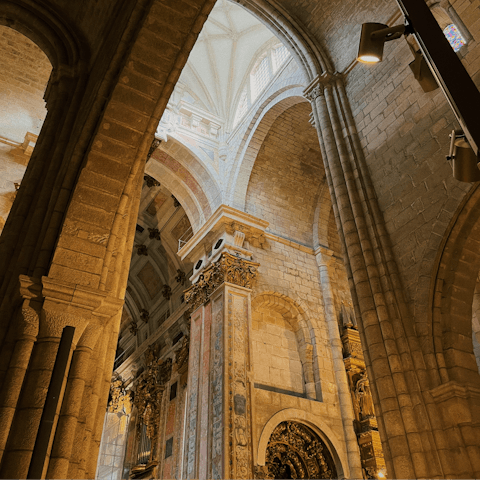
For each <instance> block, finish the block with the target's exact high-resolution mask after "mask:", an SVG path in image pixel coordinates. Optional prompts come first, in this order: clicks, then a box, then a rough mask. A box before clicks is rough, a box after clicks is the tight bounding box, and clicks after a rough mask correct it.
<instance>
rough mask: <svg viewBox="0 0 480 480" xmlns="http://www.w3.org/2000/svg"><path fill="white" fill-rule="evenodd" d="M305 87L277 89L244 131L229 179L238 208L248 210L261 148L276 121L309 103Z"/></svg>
mask: <svg viewBox="0 0 480 480" xmlns="http://www.w3.org/2000/svg"><path fill="white" fill-rule="evenodd" d="M302 92H303V87H299V86H293V87H290V88H287V89H285V90H283V91H279V92H277V93H276V94H275V95H274V96H273V97H270V98H269V99H268V100H267V101H266V102H265V103H264V105H262V107H261V108H260V109H259V110H258V111H259V113H258V114H257V115H256V116H255V117H254V119H253V121H252V124H251V126H250V128H249V129H248V130H247V132H246V134H245V138H244V141H243V148H241V149H240V150H239V153H238V154H237V160H236V165H235V166H234V168H233V171H232V175H231V177H230V181H229V192H231V193H230V198H229V201H230V202H231V203H233V206H234V207H235V208H238V209H239V210H245V202H246V198H247V188H248V182H249V179H250V175H251V173H252V170H253V166H254V164H255V159H256V158H257V155H258V152H259V150H260V147H261V146H262V143H263V141H264V140H265V138H266V136H267V135H268V132H269V130H270V128H271V126H272V125H273V123H274V122H275V120H276V119H277V118H278V117H279V116H280V115H282V113H284V112H285V111H286V110H288V109H289V108H290V107H293V106H294V105H297V104H298V103H303V102H307V100H306V99H305V98H304V97H303V96H302Z"/></svg>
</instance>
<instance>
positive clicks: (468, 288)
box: [430, 184, 480, 385]
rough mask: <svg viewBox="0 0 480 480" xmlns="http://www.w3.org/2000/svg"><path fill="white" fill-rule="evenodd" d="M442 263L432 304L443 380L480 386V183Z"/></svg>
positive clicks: (460, 213)
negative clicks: (476, 318)
mask: <svg viewBox="0 0 480 480" xmlns="http://www.w3.org/2000/svg"><path fill="white" fill-rule="evenodd" d="M436 265H437V267H436V272H435V275H434V276H433V277H432V296H431V303H430V305H431V306H432V310H431V315H432V331H433V342H434V343H433V349H434V353H435V357H436V358H437V362H438V368H439V370H440V377H441V382H442V383H446V382H449V381H455V382H458V383H459V384H465V383H473V384H476V385H480V376H479V375H478V369H477V365H476V361H475V356H474V354H473V343H472V305H473V300H474V292H475V287H476V283H477V277H478V272H479V270H480V185H479V184H477V185H475V186H474V187H473V188H472V189H471V190H470V192H469V194H468V195H467V196H466V198H465V200H464V202H463V203H462V205H461V207H460V208H459V209H458V210H457V214H456V215H455V216H454V219H453V220H452V222H451V224H450V228H449V229H448V230H447V233H446V234H445V236H444V241H443V244H442V246H441V248H440V252H439V255H438V257H437V262H436Z"/></svg>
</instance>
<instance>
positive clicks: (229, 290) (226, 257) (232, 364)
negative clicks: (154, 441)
mask: <svg viewBox="0 0 480 480" xmlns="http://www.w3.org/2000/svg"><path fill="white" fill-rule="evenodd" d="M257 267H258V264H257V263H254V262H252V261H250V260H246V259H243V258H240V257H236V256H234V255H231V254H229V253H225V252H224V253H222V255H221V256H220V258H219V259H218V261H216V262H214V263H213V264H211V265H210V266H209V267H208V268H207V269H205V271H204V272H203V273H202V274H200V276H199V279H198V282H197V283H196V284H195V285H193V286H192V287H191V288H190V289H189V290H187V291H186V292H185V300H186V301H187V302H188V303H189V304H190V305H191V307H190V308H191V310H192V312H193V313H192V316H191V319H192V320H191V335H190V341H191V346H190V358H189V361H190V363H189V386H188V393H187V395H188V396H187V401H188V413H187V427H186V428H187V431H186V439H187V441H186V452H185V466H184V472H183V476H184V478H200V479H206V478H214V479H221V478H243V479H247V478H253V471H252V468H253V451H252V418H251V417H252V400H251V398H252V389H253V384H252V382H251V345H250V336H251V335H250V331H251V328H252V327H251V306H250V302H251V288H252V285H253V282H254V280H255V276H256V270H257Z"/></svg>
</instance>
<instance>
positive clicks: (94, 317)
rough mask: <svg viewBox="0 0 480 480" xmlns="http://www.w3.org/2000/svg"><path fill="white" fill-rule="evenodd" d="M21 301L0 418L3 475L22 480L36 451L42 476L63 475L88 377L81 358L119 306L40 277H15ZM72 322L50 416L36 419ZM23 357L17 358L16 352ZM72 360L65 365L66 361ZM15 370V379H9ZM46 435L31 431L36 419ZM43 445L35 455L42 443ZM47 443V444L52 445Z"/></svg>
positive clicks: (36, 426) (102, 295)
mask: <svg viewBox="0 0 480 480" xmlns="http://www.w3.org/2000/svg"><path fill="white" fill-rule="evenodd" d="M20 292H21V293H22V296H23V303H22V307H21V310H20V316H21V318H22V319H23V321H21V322H19V325H20V328H19V335H18V336H17V337H18V339H17V342H16V344H15V346H14V355H13V356H12V359H11V363H10V367H11V368H9V370H8V372H7V376H6V377H5V379H6V382H5V383H4V389H3V391H2V401H1V403H0V408H1V410H0V419H1V422H2V435H1V436H0V440H1V445H0V446H1V447H2V453H3V456H2V463H1V468H0V475H1V476H2V477H4V478H26V477H27V475H28V474H29V468H30V465H31V463H32V459H33V458H34V457H35V456H36V455H37V456H38V455H39V454H38V452H40V451H41V452H42V453H41V454H40V457H41V463H42V464H43V473H42V476H45V475H47V469H48V468H49V467H50V469H49V470H48V477H49V478H61V477H65V476H66V474H67V470H68V463H69V458H70V454H71V450H72V447H73V441H74V436H75V430H76V426H77V419H78V414H79V411H80V409H81V404H82V397H83V390H84V386H85V383H86V381H87V379H88V376H89V372H88V368H87V367H88V365H89V362H88V360H89V357H90V354H91V351H92V348H93V346H94V345H95V344H96V339H97V338H98V335H99V333H100V331H101V330H102V324H103V323H104V322H106V321H108V319H109V318H110V317H111V316H113V314H114V313H115V312H116V311H117V310H119V309H120V308H121V305H122V303H123V302H122V301H119V300H117V299H114V298H110V297H108V295H106V294H105V293H103V292H101V293H100V292H96V291H94V290H91V289H87V288H84V289H79V288H77V289H75V288H72V287H71V286H68V285H66V284H60V283H57V282H53V281H51V280H50V279H48V278H46V277H43V279H42V282H41V283H40V282H38V281H33V280H32V279H30V278H29V277H21V288H20ZM67 326H69V327H74V328H75V331H74V336H73V341H72V344H71V346H70V347H69V350H70V352H69V355H68V361H67V364H66V368H65V369H64V371H63V372H59V373H60V375H61V377H60V378H63V380H62V386H61V390H60V395H59V396H58V397H57V398H56V409H55V414H54V416H53V417H52V418H48V419H44V411H45V405H46V402H47V399H48V398H49V397H50V396H51V389H52V384H51V380H52V372H53V370H54V368H55V363H56V360H57V355H58V350H59V344H60V339H61V336H62V332H63V329H64V328H65V327H67ZM20 353H21V354H23V355H25V357H22V358H20V357H19V354H20ZM72 358H73V363H72ZM13 373H17V374H18V375H19V380H20V383H19V382H16V381H14V379H13V378H12V379H11V375H13ZM45 421H46V422H47V423H49V422H51V424H52V426H51V429H47V430H48V431H49V433H48V440H46V439H45V438H44V437H42V439H41V440H40V437H39V436H38V433H39V431H40V429H41V428H42V427H41V425H42V424H43V423H44V422H45ZM45 442H47V444H48V448H47V451H46V453H43V452H44V450H43V444H44V443H45ZM52 446H53V449H52ZM50 455H51V460H52V462H51V464H50V465H49V460H50Z"/></svg>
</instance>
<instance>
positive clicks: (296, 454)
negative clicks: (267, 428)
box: [265, 421, 337, 478]
mask: <svg viewBox="0 0 480 480" xmlns="http://www.w3.org/2000/svg"><path fill="white" fill-rule="evenodd" d="M265 465H266V469H267V470H268V474H267V475H268V478H337V470H336V468H335V463H334V461H333V457H332V455H331V453H330V451H329V450H328V447H327V446H326V445H325V443H324V442H323V441H322V440H321V439H320V437H319V436H318V435H317V434H316V433H315V432H314V431H313V430H312V429H310V428H309V427H307V426H306V425H303V424H302V423H298V422H291V421H287V422H282V423H280V424H279V425H278V426H277V427H276V428H275V430H274V431H273V433H272V435H271V436H270V440H269V442H268V445H267V453H266V462H265Z"/></svg>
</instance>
